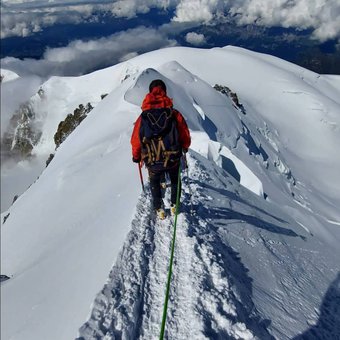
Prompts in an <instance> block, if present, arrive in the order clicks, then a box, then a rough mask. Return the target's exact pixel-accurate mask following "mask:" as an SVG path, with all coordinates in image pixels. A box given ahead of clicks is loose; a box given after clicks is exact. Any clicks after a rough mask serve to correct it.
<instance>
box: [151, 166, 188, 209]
mask: <svg viewBox="0 0 340 340" xmlns="http://www.w3.org/2000/svg"><path fill="white" fill-rule="evenodd" d="M178 168H179V164H178V165H176V166H174V167H173V168H171V169H169V170H165V171H152V170H151V169H148V170H149V178H150V187H151V194H152V202H153V207H154V208H155V209H159V208H161V207H162V206H163V200H162V190H161V182H163V180H164V178H165V174H166V173H167V174H168V175H169V177H170V181H171V203H172V204H176V198H177V183H178ZM179 190H181V186H180V188H179Z"/></svg>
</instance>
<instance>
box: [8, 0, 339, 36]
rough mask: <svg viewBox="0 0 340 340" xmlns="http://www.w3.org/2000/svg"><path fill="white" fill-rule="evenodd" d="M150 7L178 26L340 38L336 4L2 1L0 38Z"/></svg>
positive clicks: (299, 0)
mask: <svg viewBox="0 0 340 340" xmlns="http://www.w3.org/2000/svg"><path fill="white" fill-rule="evenodd" d="M151 8H158V9H167V10H169V9H171V10H175V15H174V17H173V18H172V20H173V22H177V23H189V22H191V23H193V22H194V23H197V24H201V23H211V22H214V21H216V20H219V19H221V18H226V17H227V18H229V19H231V18H232V19H233V20H236V23H237V24H238V25H243V24H256V25H262V26H281V27H286V28H288V27H291V28H297V29H311V30H312V31H313V36H314V37H315V38H316V39H319V40H321V41H324V40H327V39H339V38H340V20H339V18H340V1H339V0H327V1H325V0H275V1H269V0H118V1H114V2H112V1H111V0H73V1H72V2H71V1H65V0H58V1H57V0H55V1H51V0H31V1H22V0H4V1H2V3H1V10H2V13H1V19H2V20H1V37H2V38H4V37H8V36H13V35H19V36H27V35H30V34H32V33H33V32H37V31H40V30H42V29H43V28H44V27H46V26H51V25H53V24H55V23H77V22H82V21H86V20H96V17H95V16H94V14H95V13H96V12H98V11H102V12H105V13H111V15H113V16H116V17H128V18H131V17H135V16H136V15H138V14H140V13H147V12H149V11H150V9H151Z"/></svg>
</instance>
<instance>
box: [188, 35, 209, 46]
mask: <svg viewBox="0 0 340 340" xmlns="http://www.w3.org/2000/svg"><path fill="white" fill-rule="evenodd" d="M185 40H186V41H187V42H188V43H189V44H191V45H194V46H201V45H204V44H205V43H206V40H205V36H204V34H197V33H195V32H189V33H187V34H186V36H185Z"/></svg>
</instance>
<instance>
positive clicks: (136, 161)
mask: <svg viewBox="0 0 340 340" xmlns="http://www.w3.org/2000/svg"><path fill="white" fill-rule="evenodd" d="M140 161H141V159H140V158H134V157H132V162H134V163H140Z"/></svg>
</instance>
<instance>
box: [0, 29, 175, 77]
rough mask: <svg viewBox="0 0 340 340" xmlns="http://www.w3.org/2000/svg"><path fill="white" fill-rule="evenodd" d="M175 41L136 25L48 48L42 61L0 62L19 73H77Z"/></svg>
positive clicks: (13, 59) (12, 59) (112, 63)
mask: <svg viewBox="0 0 340 340" xmlns="http://www.w3.org/2000/svg"><path fill="white" fill-rule="evenodd" d="M176 44H177V42H176V41H175V40H171V39H168V38H167V37H166V36H165V35H164V34H163V33H161V32H159V31H157V30H155V29H151V28H145V27H138V28H135V29H130V30H127V31H123V32H120V33H116V34H113V35H111V36H109V37H106V38H101V39H96V40H89V41H82V40H75V41H73V42H71V43H70V44H69V45H67V46H65V47H60V48H52V49H48V50H46V52H45V53H44V57H43V59H41V60H33V59H25V60H19V59H15V58H4V59H2V60H1V65H2V67H3V68H5V69H9V70H12V71H14V72H17V73H18V74H19V75H28V74H34V75H38V76H41V77H46V78H47V77H49V76H51V75H68V76H71V75H80V74H84V73H87V72H90V71H92V70H94V69H98V68H102V67H105V66H109V65H114V64H116V63H118V62H120V61H122V60H126V59H129V58H131V57H133V56H135V55H137V53H145V52H148V51H151V50H155V49H159V48H163V47H168V46H175V45H176Z"/></svg>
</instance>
